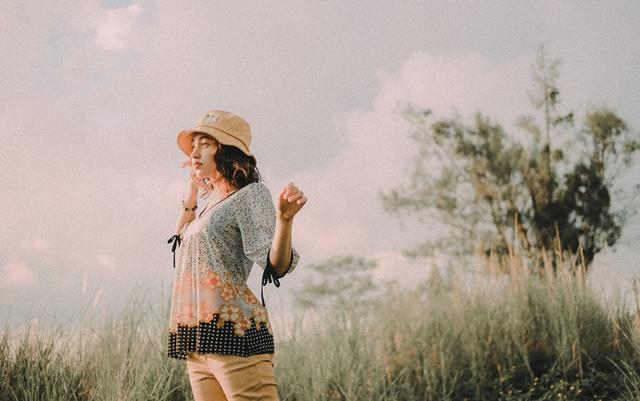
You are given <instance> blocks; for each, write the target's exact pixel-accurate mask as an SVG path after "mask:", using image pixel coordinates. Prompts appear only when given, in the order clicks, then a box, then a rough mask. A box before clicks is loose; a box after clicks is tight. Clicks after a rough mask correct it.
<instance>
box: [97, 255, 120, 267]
mask: <svg viewBox="0 0 640 401" xmlns="http://www.w3.org/2000/svg"><path fill="white" fill-rule="evenodd" d="M94 259H95V261H96V262H98V264H99V265H100V266H102V267H106V268H107V269H108V270H114V269H115V263H114V262H113V258H112V257H111V256H109V255H107V254H104V253H99V254H97V255H95V256H94Z"/></svg>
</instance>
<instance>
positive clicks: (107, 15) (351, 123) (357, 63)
mask: <svg viewBox="0 0 640 401" xmlns="http://www.w3.org/2000/svg"><path fill="white" fill-rule="evenodd" d="M188 4H189V5H188V6H185V3H184V2H171V1H163V2H154V1H86V2H80V3H79V2H71V1H68V2H64V1H61V2H50V3H49V4H44V3H43V2H28V1H27V2H25V1H4V2H2V3H0V52H1V54H2V57H1V58H0V63H1V64H0V67H1V70H2V74H0V85H1V87H2V91H0V138H1V139H2V146H1V147H0V171H1V172H0V191H1V193H2V195H1V199H2V208H1V209H0V218H1V221H2V223H3V224H2V225H1V226H0V316H1V317H2V321H3V322H10V324H19V323H20V322H22V321H25V320H26V321H29V319H36V320H37V319H39V318H45V317H52V316H65V317H68V318H69V319H73V318H74V317H78V316H79V315H81V314H82V313H85V312H86V311H87V310H88V311H90V312H91V313H99V312H101V311H102V312H104V311H107V310H110V309H113V308H117V307H120V306H121V305H122V304H123V303H124V302H126V299H127V296H128V295H129V294H131V293H132V292H139V291H143V290H142V289H141V288H144V291H146V294H148V296H149V297H150V299H151V300H152V302H162V301H161V299H164V298H162V297H163V296H164V297H166V296H167V294H168V291H169V288H170V284H171V281H172V279H173V272H174V270H173V269H172V254H171V252H170V246H169V245H168V244H167V239H168V238H169V237H170V236H171V235H173V230H174V228H175V223H176V219H177V217H178V213H179V202H180V198H181V197H182V194H183V193H184V191H185V189H186V184H187V182H186V178H187V173H188V172H187V171H186V170H185V169H181V168H180V162H181V161H183V160H184V157H183V155H182V153H181V152H180V151H179V150H178V148H177V146H176V142H175V138H176V133H177V132H178V131H179V130H182V129H185V128H191V127H192V126H194V125H195V123H196V122H197V120H198V118H199V117H200V115H201V114H202V113H204V112H205V111H207V110H209V109H214V108H216V109H222V110H228V111H232V112H234V113H236V114H238V115H240V116H242V117H243V118H245V119H246V120H247V121H248V122H249V123H250V125H251V129H252V135H253V140H252V143H251V149H252V152H253V153H254V154H255V155H256V157H257V160H258V167H259V169H260V171H261V173H262V175H263V177H264V178H265V179H266V181H265V184H266V185H267V187H268V188H269V189H270V191H271V193H272V195H273V196H274V197H275V196H277V194H278V193H279V192H280V190H281V189H282V187H283V186H285V185H286V184H287V183H288V182H293V183H295V184H296V185H297V186H298V187H299V188H300V189H301V190H302V191H303V192H304V194H305V196H306V197H307V198H308V201H307V204H306V205H305V206H304V207H303V209H302V210H301V211H300V213H299V214H298V215H297V216H296V218H295V220H294V223H293V245H294V246H295V247H296V249H297V250H298V251H299V253H300V255H301V259H300V265H299V266H298V268H297V269H296V271H295V272H293V274H292V275H291V276H287V277H285V278H283V279H282V280H281V286H280V287H279V288H275V287H273V286H272V285H271V284H270V285H269V286H267V287H266V288H265V299H266V302H267V305H270V304H271V305H274V306H273V309H274V312H272V313H273V314H280V315H281V316H284V315H285V314H286V313H287V312H288V311H290V310H291V306H292V302H293V301H292V292H293V291H292V290H294V289H296V288H300V286H301V285H302V283H303V282H304V280H305V279H306V278H309V277H311V276H310V275H311V269H310V268H308V269H306V268H305V266H308V267H309V266H311V265H313V264H314V263H321V262H322V261H324V260H326V259H328V258H330V257H332V256H336V255H346V254H355V255H362V256H366V257H369V258H372V259H375V260H376V261H377V262H378V268H377V269H376V271H375V272H374V275H375V278H376V280H378V282H381V283H384V282H386V280H396V281H398V282H400V283H401V284H403V285H411V284H412V283H415V282H416V281H418V280H419V279H422V278H425V277H426V276H427V275H428V273H429V271H430V268H431V266H433V265H434V264H435V265H437V264H438V260H434V261H430V262H427V261H412V260H407V259H406V258H405V257H403V256H402V254H401V250H402V249H406V248H408V247H409V246H410V245H411V244H415V243H417V242H420V241H419V240H420V239H422V238H426V237H428V236H429V235H432V234H433V233H434V232H436V231H437V230H439V229H440V227H438V226H425V225H423V224H416V223H415V222H412V221H410V220H404V221H402V220H401V219H400V218H398V217H397V216H390V215H388V214H387V213H386V212H384V210H383V208H382V205H381V202H380V200H379V198H378V194H379V193H380V192H382V191H384V192H386V191H389V190H390V189H392V188H396V187H398V186H399V185H400V184H404V183H407V173H408V171H409V170H408V169H409V168H410V167H411V164H410V162H411V158H412V157H413V156H414V155H415V146H414V145H413V142H412V141H411V139H410V138H409V135H408V126H407V124H406V122H405V121H403V119H402V118H401V116H400V115H399V113H398V110H399V105H401V104H406V103H407V102H409V103H411V104H413V105H415V106H417V107H424V108H429V109H431V110H433V111H434V114H435V115H437V116H439V117H448V116H452V115H453V113H454V112H457V113H459V114H460V115H461V116H463V118H465V119H467V121H470V119H471V118H472V116H473V114H474V113H475V112H476V111H481V112H483V113H484V114H485V115H488V116H489V117H491V118H492V119H494V120H495V121H497V122H500V123H501V124H502V125H503V126H504V127H506V128H508V129H510V130H512V129H513V127H514V122H515V119H516V117H517V116H518V115H520V114H523V113H530V112H532V111H533V110H532V109H531V106H530V104H529V100H528V98H527V90H528V89H529V88H530V82H531V81H530V77H531V64H532V63H533V61H534V59H535V54H536V50H537V48H538V47H539V46H540V45H542V44H544V46H545V47H546V49H547V50H548V51H549V54H550V55H551V56H553V57H558V58H561V59H562V64H561V67H560V74H561V75H560V79H559V87H560V92H561V99H562V101H563V103H562V105H561V107H562V108H563V109H564V110H573V111H575V112H576V116H577V117H578V118H577V120H578V121H582V118H583V117H584V113H585V111H586V110H587V109H588V108H589V107H592V106H594V105H607V106H609V107H611V108H613V109H614V110H615V111H616V112H617V113H618V114H619V115H620V116H621V117H622V118H623V119H625V120H626V121H627V122H628V123H629V124H630V126H631V127H632V129H633V130H634V131H635V132H638V129H640V113H639V112H640V91H638V90H637V88H638V87H640V82H639V81H640V79H639V78H638V77H640V50H639V49H638V47H637V41H636V39H637V37H638V34H640V28H639V27H638V21H640V5H639V4H638V3H637V2H632V1H626V2H625V1H612V2H607V3H606V4H605V3H602V2H591V1H587V2H578V1H575V2H572V1H564V2H562V1H536V2H524V1H517V2H513V1H490V2H477V1H453V2H450V1H442V2H438V1H430V2H417V1H403V2H382V1H366V2H365V1H347V2H345V1H323V2H282V1H264V2H257V1H233V2H230V1H229V2H211V1H210V2H189V3H188ZM624 179H625V180H626V181H625V182H626V183H637V182H638V181H639V180H640V171H639V169H638V168H637V165H636V168H635V169H634V170H632V171H630V172H629V173H628V174H627V175H626V176H625V177H624ZM639 235H640V222H638V220H637V219H635V220H633V221H630V222H629V223H628V225H627V227H626V228H625V230H624V233H623V236H622V238H621V240H620V241H619V244H618V246H617V247H616V249H615V250H612V252H613V251H615V255H617V256H615V257H614V258H613V259H612V258H609V259H607V260H609V262H608V263H610V264H613V265H614V266H615V267H616V268H618V270H619V271H620V272H621V274H625V275H626V277H628V276H629V275H635V274H636V273H637V271H638V270H637V268H638V262H637V260H638V257H639V256H640V253H639V252H638V251H637V250H636V249H634V247H633V244H634V243H637V241H638V238H639ZM249 286H250V288H252V289H253V290H254V293H256V294H257V293H258V292H259V291H260V271H259V267H257V266H254V269H253V272H252V274H251V277H250V279H249ZM83 311H84V312H83ZM33 316H35V317H33Z"/></svg>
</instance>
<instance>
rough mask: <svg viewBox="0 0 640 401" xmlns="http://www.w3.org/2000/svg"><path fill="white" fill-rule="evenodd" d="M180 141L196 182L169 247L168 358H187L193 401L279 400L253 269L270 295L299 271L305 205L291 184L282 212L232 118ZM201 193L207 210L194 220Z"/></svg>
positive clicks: (216, 114) (244, 129) (224, 115)
mask: <svg viewBox="0 0 640 401" xmlns="http://www.w3.org/2000/svg"><path fill="white" fill-rule="evenodd" d="M177 141H178V147H179V148H180V149H181V150H182V151H183V152H184V153H185V154H186V155H187V156H189V160H188V161H187V162H185V163H183V167H184V166H186V165H188V166H190V167H191V174H190V180H189V185H188V188H187V191H186V194H185V196H184V198H183V200H182V209H181V212H180V216H179V218H178V222H177V226H176V235H174V236H173V237H171V238H170V239H169V242H170V243H171V242H173V251H174V267H175V268H176V272H175V281H174V284H173V291H172V301H171V313H170V324H169V344H168V351H167V356H168V357H170V358H175V359H183V360H185V359H186V361H187V371H188V374H189V382H190V383H191V389H192V391H193V396H194V399H195V401H202V400H277V399H278V393H277V384H276V380H275V376H274V364H273V356H274V352H275V348H274V342H273V332H272V329H271V323H270V322H269V316H268V313H267V309H266V305H265V303H264V296H263V295H262V289H261V297H262V305H261V304H260V302H259V301H258V299H257V298H256V297H255V295H254V294H253V292H252V291H251V290H250V289H249V288H248V287H247V285H246V282H247V278H248V277H249V273H250V272H251V268H252V266H253V263H254V262H255V263H256V264H258V265H259V266H260V267H261V268H262V269H263V276H262V285H263V286H264V285H265V284H267V282H271V280H273V282H274V284H275V285H276V286H279V285H280V283H279V281H278V278H281V277H282V276H284V275H285V274H287V273H291V271H293V270H294V269H295V267H296V265H297V264H298V260H299V258H300V256H299V254H298V252H297V250H296V249H295V248H294V247H293V246H292V245H291V229H292V224H293V217H294V216H295V214H296V213H297V212H298V211H300V209H301V208H302V207H303V206H304V205H305V203H306V201H307V198H306V197H304V196H303V193H302V191H300V190H299V189H298V188H297V187H296V186H295V185H293V183H289V184H288V185H286V186H285V187H284V188H282V190H281V191H280V193H279V196H278V202H277V209H276V208H275V207H274V205H273V200H272V198H271V193H270V191H269V189H268V188H267V187H266V186H265V185H264V184H263V183H262V182H261V177H260V174H259V172H258V169H257V166H256V159H255V157H254V156H253V155H252V154H251V153H250V150H249V145H250V143H251V131H250V129H249V124H247V122H246V121H245V120H243V119H242V118H240V117H239V116H237V115H235V114H233V113H229V112H226V111H222V110H211V111H209V112H207V113H205V114H204V115H203V116H202V118H201V119H200V121H199V122H198V125H197V126H196V127H195V128H194V129H192V130H186V131H181V132H179V133H178V138H177ZM199 190H201V191H203V192H204V193H205V195H206V198H205V199H206V200H207V202H206V205H203V206H204V207H202V210H201V211H200V212H199V213H198V215H197V216H196V209H197V207H198V205H197V199H198V194H199ZM176 248H179V251H180V252H179V255H178V258H177V263H176Z"/></svg>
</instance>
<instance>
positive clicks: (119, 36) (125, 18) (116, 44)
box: [94, 4, 142, 50]
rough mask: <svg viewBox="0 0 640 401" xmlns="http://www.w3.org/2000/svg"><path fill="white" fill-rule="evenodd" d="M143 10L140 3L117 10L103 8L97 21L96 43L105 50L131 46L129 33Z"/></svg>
mask: <svg viewBox="0 0 640 401" xmlns="http://www.w3.org/2000/svg"><path fill="white" fill-rule="evenodd" d="M141 11H142V7H141V6H140V5H139V4H132V5H130V6H128V7H122V8H118V9H115V10H103V14H102V15H101V16H100V18H99V19H98V21H97V22H96V36H95V38H94V40H95V43H96V44H97V45H98V46H100V47H101V48H103V49H105V50H117V49H124V48H127V47H129V43H128V39H129V35H130V32H131V30H132V29H133V27H134V25H135V23H136V19H137V18H138V15H139V14H140V12H141Z"/></svg>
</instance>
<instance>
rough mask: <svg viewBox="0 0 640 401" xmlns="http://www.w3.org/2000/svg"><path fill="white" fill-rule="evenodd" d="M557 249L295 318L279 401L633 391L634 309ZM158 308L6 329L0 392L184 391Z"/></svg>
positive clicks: (22, 396) (163, 396)
mask: <svg viewBox="0 0 640 401" xmlns="http://www.w3.org/2000/svg"><path fill="white" fill-rule="evenodd" d="M557 252H559V251H558V250H557ZM558 255H560V256H562V257H560V258H558V260H559V261H560V262H559V264H558V265H557V266H556V269H555V271H554V269H553V266H552V263H551V261H550V259H549V258H546V257H542V258H541V260H542V265H540V266H530V265H528V264H527V263H526V262H525V261H524V258H523V257H522V256H521V255H519V254H518V252H515V251H514V252H510V254H509V255H508V257H507V258H503V259H499V258H496V257H495V255H489V256H488V257H486V258H485V257H482V258H480V261H481V262H482V264H483V266H484V267H483V268H482V269H478V270H476V271H475V273H474V274H472V275H468V274H466V275H465V274H453V275H450V276H443V275H441V274H433V275H432V276H431V278H430V279H429V280H428V281H426V282H423V283H421V284H420V285H418V286H417V287H416V289H414V290H403V289H401V288H399V287H396V286H387V287H384V288H382V289H381V292H382V294H383V295H382V296H381V297H380V298H379V299H378V300H377V301H375V302H372V303H369V304H365V305H362V306H359V307H352V306H350V305H341V306H340V307H339V308H336V309H333V310H325V311H320V313H319V314H318V315H317V316H316V318H314V319H312V320H311V321H306V320H305V319H304V318H303V315H302V312H300V313H298V315H297V316H298V318H297V320H296V322H297V323H295V324H294V325H293V327H292V329H291V332H290V333H289V334H288V335H287V336H286V339H285V340H283V341H282V342H279V343H278V344H277V345H276V349H277V351H276V359H275V363H276V375H277V380H278V384H279V393H280V397H281V399H282V400H288V401H293V400H552V399H553V400H598V399H602V400H637V399H640V373H639V372H640V335H639V333H640V316H638V315H637V312H636V311H631V312H630V311H629V309H628V308H627V307H626V305H625V303H624V300H623V299H622V298H621V297H620V298H616V297H609V298H606V300H605V298H603V297H601V296H600V294H598V293H597V292H596V291H594V290H593V289H592V288H591V287H590V286H589V285H587V280H586V277H587V276H586V273H585V269H584V266H583V265H581V263H580V258H579V256H578V257H575V256H573V255H570V254H563V253H562V252H560V253H559V254H558ZM538 267H541V269H540V268H538ZM456 271H460V270H455V269H454V272H456ZM504 271H508V272H509V274H504V273H503V272H504ZM541 272H542V273H541ZM167 313H168V303H165V304H164V305H150V304H145V301H144V300H142V299H137V300H136V299H134V300H132V302H131V306H130V307H129V308H127V309H126V310H124V311H123V312H122V313H121V314H119V315H117V316H114V317H112V318H110V319H108V320H107V321H106V322H104V323H102V324H100V325H98V326H96V328H88V326H87V328H85V329H83V330H75V331H73V332H71V331H69V330H66V329H64V328H61V327H58V328H48V329H47V328H38V330H36V331H32V332H30V333H28V335H26V334H25V335H24V336H22V337H20V336H19V337H18V338H10V337H11V336H15V335H14V334H11V335H10V334H9V331H7V330H6V329H5V333H4V335H3V336H2V339H1V340H0V399H2V400H188V399H192V398H191V393H190V388H189V383H188V378H187V376H186V371H185V367H184V363H183V362H180V361H175V360H170V359H167V358H166V357H165V356H164V355H165V344H166V330H165V328H166V316H167Z"/></svg>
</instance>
